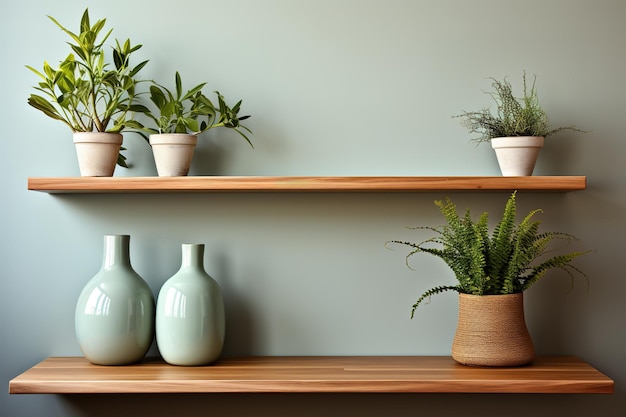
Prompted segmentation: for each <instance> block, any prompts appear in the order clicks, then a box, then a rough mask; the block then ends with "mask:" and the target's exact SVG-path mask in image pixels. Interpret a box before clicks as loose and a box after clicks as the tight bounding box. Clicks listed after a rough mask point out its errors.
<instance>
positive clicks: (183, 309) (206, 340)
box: [156, 244, 226, 366]
mask: <svg viewBox="0 0 626 417" xmlns="http://www.w3.org/2000/svg"><path fill="white" fill-rule="evenodd" d="M203 258H204V245H202V244H183V245H182V265H181V267H180V270H179V271H178V272H177V273H176V274H175V275H174V276H172V277H171V278H170V279H168V280H167V281H166V282H165V284H163V286H162V287H161V290H160V291H159V296H158V298H157V308H156V340H157V346H158V348H159V351H160V353H161V356H162V357H163V359H164V360H165V361H166V362H167V363H169V364H171V365H182V366H199V365H208V364H210V363H212V362H214V361H215V360H217V359H218V357H219V355H220V353H221V352H222V347H223V345H224V334H225V326H226V324H225V312H224V300H223V297H222V292H221V290H220V287H219V285H218V283H217V282H216V281H215V280H214V279H213V278H212V277H211V276H209V274H207V273H206V271H205V270H204V264H203Z"/></svg>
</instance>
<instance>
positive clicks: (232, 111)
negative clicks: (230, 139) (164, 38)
mask: <svg viewBox="0 0 626 417" xmlns="http://www.w3.org/2000/svg"><path fill="white" fill-rule="evenodd" d="M205 85H206V83H202V84H198V85H196V86H195V87H193V88H192V89H191V90H189V91H187V92H186V93H184V94H183V91H184V90H183V84H182V80H181V77H180V74H179V73H178V72H176V75H175V92H172V91H170V90H169V89H168V88H167V87H164V86H162V85H160V84H158V83H156V82H154V81H153V83H152V85H151V86H150V93H149V95H150V101H151V102H152V104H153V105H154V107H156V111H155V112H153V111H151V110H150V109H148V108H144V111H143V113H144V114H145V115H146V116H147V117H148V118H150V119H151V120H152V121H153V122H154V124H155V127H154V128H149V127H144V126H136V127H138V128H140V130H142V131H144V132H147V133H149V134H157V133H189V134H199V133H202V132H206V131H207V130H209V129H213V128H217V127H225V128H229V129H233V130H234V131H235V132H237V133H239V134H240V135H241V136H242V137H243V138H244V139H245V140H246V141H247V142H248V143H249V144H250V146H252V147H254V146H253V145H252V142H251V141H250V139H249V138H248V136H246V134H245V133H244V131H246V132H248V133H252V132H251V130H250V129H248V128H247V127H245V126H244V125H242V124H241V121H242V120H246V119H248V118H249V117H250V116H239V110H240V108H241V103H242V101H241V100H239V101H238V102H237V103H236V104H235V105H234V106H233V107H229V106H228V105H227V104H226V102H225V100H224V97H223V96H222V95H221V94H220V93H219V91H216V92H215V93H216V94H217V100H218V107H217V108H216V107H215V106H214V105H213V103H212V102H211V100H210V99H209V98H208V97H207V96H205V95H204V94H203V93H202V88H203V87H204V86H205ZM144 138H145V135H144ZM146 139H147V138H146Z"/></svg>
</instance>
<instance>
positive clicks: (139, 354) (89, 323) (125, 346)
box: [75, 235, 155, 365]
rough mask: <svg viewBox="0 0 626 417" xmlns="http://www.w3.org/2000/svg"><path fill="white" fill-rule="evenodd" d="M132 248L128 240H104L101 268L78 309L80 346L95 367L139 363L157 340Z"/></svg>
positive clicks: (109, 237) (149, 295)
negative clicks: (136, 270) (135, 269)
mask: <svg viewBox="0 0 626 417" xmlns="http://www.w3.org/2000/svg"><path fill="white" fill-rule="evenodd" d="M129 244H130V236H128V235H105V236H104V255H103V260H102V267H101V268H100V271H98V273H97V274H96V275H95V276H94V277H93V278H92V279H91V280H90V281H89V282H88V283H87V285H85V288H83V290H82V292H81V293H80V296H79V297H78V302H77V304H76V315H75V326H76V337H77V339H78V344H79V345H80V349H81V350H82V352H83V354H84V355H85V357H86V358H87V360H89V361H90V362H92V363H94V364H96V365H127V364H131V363H134V362H137V361H139V360H141V359H142V358H143V357H144V355H145V354H146V353H147V352H148V349H150V346H151V345H152V342H153V340H154V309H155V308H154V307H155V305H154V297H153V295H152V291H151V290H150V287H148V284H147V283H146V282H145V281H144V280H143V279H142V278H141V277H140V276H139V275H138V274H137V273H136V272H135V271H134V270H133V268H132V266H131V265H130V256H129Z"/></svg>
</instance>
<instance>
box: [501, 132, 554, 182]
mask: <svg viewBox="0 0 626 417" xmlns="http://www.w3.org/2000/svg"><path fill="white" fill-rule="evenodd" d="M543 143H544V138H543V136H514V137H506V138H493V139H491V147H492V148H493V150H494V151H495V152H496V158H498V164H499V165H500V171H501V172H502V175H503V176H505V177H524V176H529V175H532V174H533V170H534V169H535V163H536V162H537V157H538V156H539V151H540V150H541V148H543Z"/></svg>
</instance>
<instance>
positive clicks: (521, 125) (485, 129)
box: [454, 72, 582, 143]
mask: <svg viewBox="0 0 626 417" xmlns="http://www.w3.org/2000/svg"><path fill="white" fill-rule="evenodd" d="M522 79H523V85H524V95H523V96H522V97H521V98H518V97H516V96H515V95H514V94H513V88H512V86H511V83H510V82H509V80H508V78H504V80H502V81H499V80H496V79H495V78H490V80H491V81H492V87H493V89H494V91H491V92H487V94H488V95H489V96H491V98H492V99H493V101H494V102H495V103H496V112H495V113H492V112H491V110H490V109H489V108H483V109H482V110H480V111H473V112H467V111H464V112H463V113H462V114H460V115H457V116H454V117H459V118H462V119H463V120H462V121H461V125H462V126H464V127H465V128H467V129H468V131H469V132H470V133H472V134H478V135H479V136H477V137H474V138H472V140H473V141H475V142H477V143H480V142H488V141H490V140H491V139H493V138H500V137H511V136H543V137H548V136H550V135H554V134H555V133H558V132H561V131H563V130H575V131H578V132H582V130H580V129H577V128H576V127H574V126H566V127H559V128H551V127H550V121H549V119H548V115H547V114H546V112H545V111H544V110H543V108H542V107H541V105H540V104H539V97H538V95H537V88H536V85H535V84H536V81H537V77H536V76H535V78H534V79H533V82H532V84H531V85H530V87H529V86H528V85H527V83H526V73H525V72H524V75H523V77H522Z"/></svg>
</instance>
